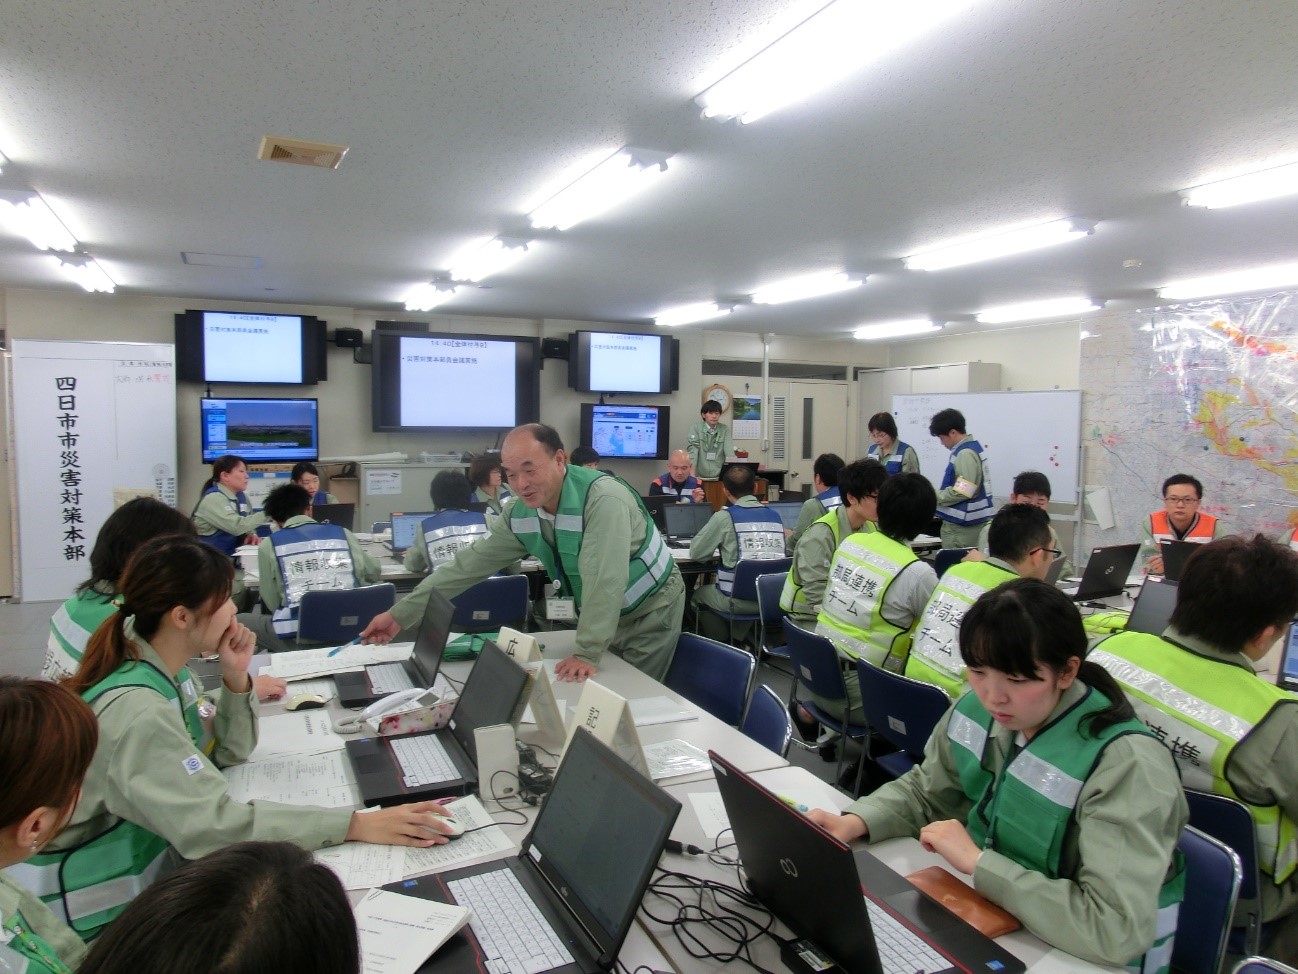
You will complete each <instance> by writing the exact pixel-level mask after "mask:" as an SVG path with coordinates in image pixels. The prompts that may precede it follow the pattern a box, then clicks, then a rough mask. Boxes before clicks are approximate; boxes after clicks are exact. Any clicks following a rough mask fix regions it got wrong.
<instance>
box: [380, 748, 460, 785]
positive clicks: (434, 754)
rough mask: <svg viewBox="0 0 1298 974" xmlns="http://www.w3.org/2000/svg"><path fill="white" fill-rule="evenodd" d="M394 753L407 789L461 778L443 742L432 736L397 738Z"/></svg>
mask: <svg viewBox="0 0 1298 974" xmlns="http://www.w3.org/2000/svg"><path fill="white" fill-rule="evenodd" d="M392 753H393V754H395V755H396V756H397V764H399V765H400V766H401V780H402V781H403V782H404V783H405V785H406V787H407V788H411V787H415V786H418V785H432V784H436V783H437V782H439V781H451V780H452V779H455V778H458V777H459V776H460V772H459V771H457V770H456V768H455V765H454V764H452V763H451V758H450V755H448V754H447V753H446V748H445V747H443V746H442V742H441V741H439V740H438V739H437V738H436V737H434V736H432V735H429V736H427V737H409V738H401V737H399V738H395V739H394V740H393V741H392Z"/></svg>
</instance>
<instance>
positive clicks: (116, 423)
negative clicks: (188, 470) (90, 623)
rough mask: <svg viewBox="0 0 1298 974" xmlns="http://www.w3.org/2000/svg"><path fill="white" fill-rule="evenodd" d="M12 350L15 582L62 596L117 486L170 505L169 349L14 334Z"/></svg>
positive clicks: (74, 582)
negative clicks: (146, 493)
mask: <svg viewBox="0 0 1298 974" xmlns="http://www.w3.org/2000/svg"><path fill="white" fill-rule="evenodd" d="M12 350H13V356H12V359H11V368H12V369H13V382H12V383H11V387H10V388H11V389H12V395H13V409H12V411H11V413H10V415H11V417H12V432H13V443H14V459H15V463H14V468H15V475H16V479H17V485H18V570H19V581H18V585H19V590H20V593H21V597H22V599H23V600H24V601H44V600H60V601H61V600H63V599H66V598H68V597H69V596H70V595H72V590H73V589H75V588H76V587H77V586H78V585H80V584H81V583H82V582H84V581H85V580H86V579H87V578H89V577H90V550H91V548H93V547H94V543H95V537H96V536H97V535H98V534H99V528H100V527H101V526H102V525H103V523H104V521H105V520H106V519H107V518H108V515H109V514H111V513H112V512H113V509H114V501H113V498H114V491H115V490H116V491H118V492H119V496H129V495H130V494H131V493H132V492H140V491H148V492H149V493H151V494H153V495H154V496H156V497H158V498H159V499H160V500H161V501H162V502H163V503H165V504H169V505H171V506H173V507H174V506H175V504H176V368H175V349H174V347H173V346H171V345H156V344H142V343H134V342H53V341H32V340H25V339H19V340H16V341H14V342H13V346H12Z"/></svg>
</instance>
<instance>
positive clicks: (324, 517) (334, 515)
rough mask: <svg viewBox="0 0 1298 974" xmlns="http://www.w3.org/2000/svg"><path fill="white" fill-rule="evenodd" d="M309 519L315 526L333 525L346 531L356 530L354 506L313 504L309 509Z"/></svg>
mask: <svg viewBox="0 0 1298 974" xmlns="http://www.w3.org/2000/svg"><path fill="white" fill-rule="evenodd" d="M311 517H313V518H314V519H315V521H316V523H317V524H335V525H337V526H338V527H340V528H346V529H347V530H348V531H355V530H356V505H355V504H315V505H313V506H312V508H311Z"/></svg>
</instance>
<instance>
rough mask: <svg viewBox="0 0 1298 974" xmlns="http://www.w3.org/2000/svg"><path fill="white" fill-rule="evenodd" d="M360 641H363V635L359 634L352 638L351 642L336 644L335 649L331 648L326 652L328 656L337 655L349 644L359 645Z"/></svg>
mask: <svg viewBox="0 0 1298 974" xmlns="http://www.w3.org/2000/svg"><path fill="white" fill-rule="evenodd" d="M360 642H361V637H360V636H357V637H356V638H355V639H353V640H352V641H351V642H349V643H343V644H342V645H341V646H335V647H334V648H333V649H331V650H329V652H328V653H326V654H325V655H326V656H337V655H338V654H339V653H341V652H342V651H343V650H344V649H346V648H347V647H348V646H359V645H360Z"/></svg>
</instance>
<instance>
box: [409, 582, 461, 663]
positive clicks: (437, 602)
mask: <svg viewBox="0 0 1298 974" xmlns="http://www.w3.org/2000/svg"><path fill="white" fill-rule="evenodd" d="M454 615H455V606H453V605H452V604H451V601H450V599H448V598H447V597H446V596H445V595H443V594H442V593H441V592H439V591H437V589H432V590H430V591H429V593H428V607H427V608H426V609H425V610H424V618H423V620H422V621H421V622H420V623H419V631H418V632H417V633H415V648H414V651H413V652H412V653H411V655H410V658H411V659H412V660H413V661H414V664H415V668H416V669H418V670H419V673H420V675H421V676H422V677H423V678H424V683H423V685H424V686H425V687H431V686H432V685H433V680H435V679H436V678H437V671H438V670H439V669H441V666H442V656H443V654H444V653H445V652H446V640H447V639H449V638H450V635H451V619H452V618H453V617H454Z"/></svg>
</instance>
